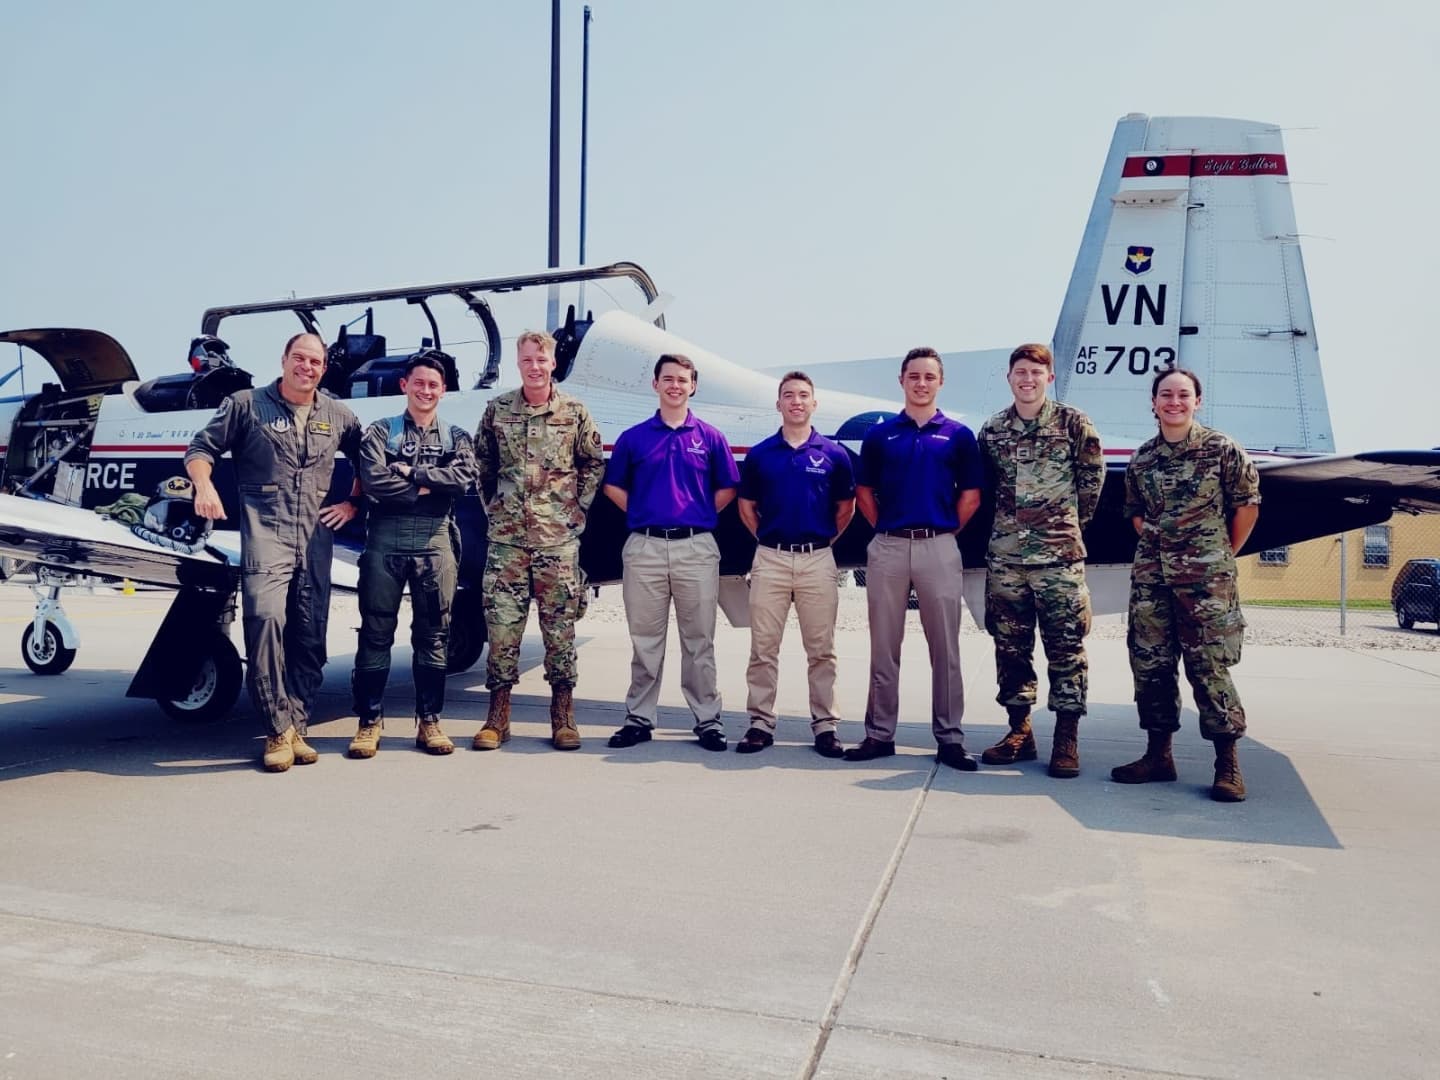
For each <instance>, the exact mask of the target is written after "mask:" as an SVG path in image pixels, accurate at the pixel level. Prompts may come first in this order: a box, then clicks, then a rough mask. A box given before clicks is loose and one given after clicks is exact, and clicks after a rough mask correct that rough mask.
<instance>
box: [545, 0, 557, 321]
mask: <svg viewBox="0 0 1440 1080" xmlns="http://www.w3.org/2000/svg"><path fill="white" fill-rule="evenodd" d="M546 265H547V266H549V267H551V268H552V269H553V268H554V267H557V266H559V265H560V0H550V261H549V262H548V263H547V264H546ZM545 322H546V326H545V328H546V329H547V330H549V331H551V332H554V330H555V327H556V326H558V325H559V324H560V297H559V294H558V293H557V292H556V291H555V286H554V285H551V286H550V299H549V301H548V303H547V304H546V308H545Z"/></svg>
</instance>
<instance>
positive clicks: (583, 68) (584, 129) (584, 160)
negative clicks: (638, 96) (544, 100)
mask: <svg viewBox="0 0 1440 1080" xmlns="http://www.w3.org/2000/svg"><path fill="white" fill-rule="evenodd" d="M582 41H583V42H584V44H583V46H582V51H581V60H580V265H581V266H584V265H585V179H586V168H587V165H588V163H589V160H590V5H589V4H586V5H585V23H584V35H583V37H582ZM577 307H578V311H577V312H576V314H577V315H578V316H579V317H580V318H582V319H583V318H584V317H585V283H584V282H583V281H582V282H581V283H580V296H579V303H578V305H577Z"/></svg>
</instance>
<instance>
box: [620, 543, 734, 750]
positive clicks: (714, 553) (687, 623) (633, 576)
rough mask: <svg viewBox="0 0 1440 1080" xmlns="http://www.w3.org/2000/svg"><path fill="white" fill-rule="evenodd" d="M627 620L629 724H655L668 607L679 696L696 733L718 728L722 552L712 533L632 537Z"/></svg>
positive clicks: (624, 555) (627, 555)
mask: <svg viewBox="0 0 1440 1080" xmlns="http://www.w3.org/2000/svg"><path fill="white" fill-rule="evenodd" d="M621 559H622V561H623V563H624V567H625V573H624V578H623V584H622V586H621V588H622V591H623V595H624V597H625V621H626V622H627V623H629V625H630V643H631V645H632V646H633V649H634V653H633V656H632V658H631V661H630V690H629V692H628V693H627V694H626V695H625V712H626V723H628V724H634V725H637V726H640V727H647V728H653V727H654V726H655V711H656V704H657V703H658V702H659V700H660V677H661V676H662V675H663V674H664V673H665V633H666V630H667V629H668V627H669V622H670V604H671V601H672V600H673V601H674V604H675V628H676V630H678V631H679V634H680V692H681V693H682V694H684V695H685V702H686V704H688V705H689V706H690V711H691V712H692V713H694V714H695V733H696V734H697V735H698V734H700V733H701V732H702V731H706V730H709V729H711V728H713V729H716V730H720V729H721V728H722V727H723V725H722V724H721V722H720V691H719V690H718V689H717V688H716V685H715V610H716V605H717V604H718V602H719V599H720V547H719V545H718V544H716V542H715V537H714V536H712V535H711V534H710V533H702V534H700V535H699V536H692V537H688V538H686V539H681V540H662V539H661V538H659V537H656V536H645V535H643V534H642V533H631V534H630V538H629V539H628V540H626V541H625V547H624V548H623V549H622V551H621Z"/></svg>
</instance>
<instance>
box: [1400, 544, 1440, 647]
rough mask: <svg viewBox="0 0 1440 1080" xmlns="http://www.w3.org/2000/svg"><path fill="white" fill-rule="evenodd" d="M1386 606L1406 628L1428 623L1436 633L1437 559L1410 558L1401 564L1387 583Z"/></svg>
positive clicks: (1439, 606)
mask: <svg viewBox="0 0 1440 1080" xmlns="http://www.w3.org/2000/svg"><path fill="white" fill-rule="evenodd" d="M1390 606H1391V607H1393V608H1394V609H1395V621H1396V622H1398V623H1399V624H1400V625H1401V626H1403V627H1404V628H1405V629H1406V630H1409V629H1410V628H1411V627H1412V626H1414V625H1415V624H1416V623H1417V622H1431V623H1435V629H1436V632H1440V559H1411V560H1410V561H1409V562H1407V563H1406V564H1405V565H1404V566H1402V567H1401V568H1400V572H1399V573H1398V574H1396V575H1395V581H1394V582H1393V583H1392V584H1391V586H1390Z"/></svg>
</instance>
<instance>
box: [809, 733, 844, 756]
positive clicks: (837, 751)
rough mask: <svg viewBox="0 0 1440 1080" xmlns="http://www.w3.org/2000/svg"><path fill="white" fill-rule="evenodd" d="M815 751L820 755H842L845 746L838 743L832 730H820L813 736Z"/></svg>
mask: <svg viewBox="0 0 1440 1080" xmlns="http://www.w3.org/2000/svg"><path fill="white" fill-rule="evenodd" d="M815 752H816V753H817V754H819V755H820V756H821V757H844V756H845V748H844V747H843V746H841V745H840V740H839V739H838V738H836V736H835V733H834V732H833V731H822V732H821V733H820V734H819V735H816V736H815Z"/></svg>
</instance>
